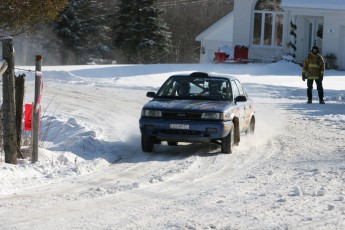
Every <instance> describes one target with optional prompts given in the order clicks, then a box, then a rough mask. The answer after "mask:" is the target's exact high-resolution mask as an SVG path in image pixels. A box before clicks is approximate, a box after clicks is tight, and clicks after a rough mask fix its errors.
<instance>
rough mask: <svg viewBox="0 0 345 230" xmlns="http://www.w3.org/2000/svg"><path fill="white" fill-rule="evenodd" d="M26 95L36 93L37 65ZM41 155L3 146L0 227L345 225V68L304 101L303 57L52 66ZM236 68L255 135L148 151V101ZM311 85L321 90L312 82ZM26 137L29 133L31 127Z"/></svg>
mask: <svg viewBox="0 0 345 230" xmlns="http://www.w3.org/2000/svg"><path fill="white" fill-rule="evenodd" d="M20 69H21V70H17V71H16V74H19V73H25V74H26V91H25V103H32V101H33V97H34V79H35V77H34V72H29V71H24V70H22V69H25V70H34V67H31V66H29V67H28V66H24V67H20ZM42 70H43V74H44V88H43V95H42V124H41V127H42V130H41V134H40V143H39V146H40V148H39V156H38V162H36V163H34V164H33V163H31V160H30V155H29V152H30V147H28V146H25V144H24V145H23V146H22V152H23V155H24V156H25V159H21V160H19V162H18V164H17V165H11V164H6V163H4V153H3V152H2V153H1V156H0V229H59V230H60V229H345V200H344V197H345V135H344V134H345V133H344V132H345V72H342V71H333V70H327V71H326V73H325V78H324V81H323V82H324V88H325V101H326V104H325V105H320V104H318V98H317V92H316V89H314V92H313V94H314V98H313V104H306V82H303V81H302V79H301V67H300V66H299V65H296V64H293V63H290V62H286V61H281V62H277V63H273V64H242V65H235V64H180V65H175V64H166V65H163V64H162V65H158V64H157V65H107V66H100V65H92V66H91V65H89V66H50V67H48V66H44V63H43V67H42ZM193 71H205V72H212V73H223V74H230V75H233V76H236V77H238V78H239V80H240V81H241V82H242V83H243V84H244V86H245V88H246V90H247V92H248V94H249V96H250V97H251V98H252V99H253V100H254V103H255V110H256V114H255V116H256V129H255V134H254V136H242V137H241V143H240V145H239V146H238V147H236V148H235V149H234V152H233V153H232V154H222V153H221V152H220V148H219V146H217V145H206V144H187V143H181V144H180V145H179V146H176V147H171V146H168V145H167V144H166V143H162V145H159V146H155V149H154V152H153V153H144V152H142V150H141V144H140V138H141V136H140V131H139V124H138V120H139V117H140V112H141V108H142V106H143V105H144V104H145V103H146V102H148V101H149V100H150V99H149V98H147V97H146V92H147V91H157V90H158V88H159V86H160V85H161V84H162V83H163V82H164V81H165V80H166V79H167V78H168V77H169V76H170V75H172V74H176V73H191V72H193ZM314 88H316V87H315V86H314ZM23 134H24V135H25V136H30V133H27V131H26V132H24V133H23Z"/></svg>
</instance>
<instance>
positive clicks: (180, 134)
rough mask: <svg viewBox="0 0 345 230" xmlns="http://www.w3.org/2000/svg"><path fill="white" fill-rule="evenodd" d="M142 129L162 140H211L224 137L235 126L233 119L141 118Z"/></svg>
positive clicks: (145, 133)
mask: <svg viewBox="0 0 345 230" xmlns="http://www.w3.org/2000/svg"><path fill="white" fill-rule="evenodd" d="M139 124H140V131H141V133H142V134H143V135H148V136H153V137H155V138H156V139H158V140H160V141H176V142H210V141H211V140H216V139H220V138H223V137H225V136H227V135H228V134H229V132H230V131H231V129H232V127H233V123H232V122H231V121H209V120H205V121H203V120H201V121H200V120H174V119H159V118H141V119H140V120H139Z"/></svg>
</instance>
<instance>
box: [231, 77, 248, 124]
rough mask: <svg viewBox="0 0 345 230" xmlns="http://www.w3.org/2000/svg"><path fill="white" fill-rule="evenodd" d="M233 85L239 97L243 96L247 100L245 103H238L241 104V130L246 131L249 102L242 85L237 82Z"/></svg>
mask: <svg viewBox="0 0 345 230" xmlns="http://www.w3.org/2000/svg"><path fill="white" fill-rule="evenodd" d="M235 83H236V85H237V88H238V90H239V93H240V95H241V96H245V97H246V98H247V101H246V102H239V103H241V107H242V109H243V113H242V114H241V115H242V126H241V130H243V129H244V130H246V129H247V128H248V127H249V122H250V115H251V110H252V105H251V101H249V100H248V95H247V93H246V91H245V89H244V88H243V86H242V84H241V83H240V82H239V81H238V80H235Z"/></svg>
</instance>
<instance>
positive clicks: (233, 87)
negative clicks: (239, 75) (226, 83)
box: [231, 81, 240, 99]
mask: <svg viewBox="0 0 345 230" xmlns="http://www.w3.org/2000/svg"><path fill="white" fill-rule="evenodd" d="M231 88H232V94H233V98H234V99H235V98H236V97H238V96H239V95H240V91H239V90H238V88H237V84H236V83H235V81H231Z"/></svg>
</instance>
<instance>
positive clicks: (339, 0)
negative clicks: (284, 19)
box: [281, 0, 345, 10]
mask: <svg viewBox="0 0 345 230" xmlns="http://www.w3.org/2000/svg"><path fill="white" fill-rule="evenodd" d="M281 7H282V8H308V9H324V10H345V1H344V0H283V1H282V4H281Z"/></svg>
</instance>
